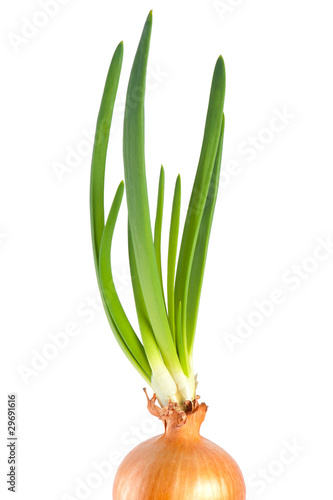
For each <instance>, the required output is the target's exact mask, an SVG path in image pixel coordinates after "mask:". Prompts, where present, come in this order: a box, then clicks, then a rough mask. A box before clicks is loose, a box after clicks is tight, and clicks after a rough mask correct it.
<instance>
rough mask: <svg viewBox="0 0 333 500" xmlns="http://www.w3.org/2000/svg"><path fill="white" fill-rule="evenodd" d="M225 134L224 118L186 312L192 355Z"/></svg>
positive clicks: (198, 238)
mask: <svg viewBox="0 0 333 500" xmlns="http://www.w3.org/2000/svg"><path fill="white" fill-rule="evenodd" d="M223 134H224V119H223V122H222V130H221V135H220V141H219V145H218V149H217V153H216V159H215V165H214V170H213V175H212V178H211V181H210V186H209V190H208V194H207V198H206V203H205V208H204V212H203V215H202V219H201V223H200V228H199V233H198V237H197V241H196V247H195V251H194V256H193V262H192V268H191V274H190V283H189V289H188V301H187V314H186V321H187V323H186V335H187V349H188V352H189V355H192V351H193V343H194V336H195V329H196V323H197V317H198V310H199V302H200V295H201V289H202V282H203V276H204V270H205V263H206V257H207V250H208V244H209V237H210V232H211V226H212V221H213V216H214V210H215V205H216V199H217V194H218V189H219V178H220V171H221V160H222V148H223Z"/></svg>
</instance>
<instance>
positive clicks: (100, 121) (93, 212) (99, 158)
mask: <svg viewBox="0 0 333 500" xmlns="http://www.w3.org/2000/svg"><path fill="white" fill-rule="evenodd" d="M122 60H123V43H122V42H121V43H120V44H119V45H118V47H117V48H116V50H115V52H114V55H113V57H112V60H111V64H110V67H109V71H108V75H107V78H106V82H105V86H104V92H103V96H102V101H101V105H100V110H99V114H98V118H97V124H96V133H95V140H94V148H93V155H92V162H91V178H90V221H91V237H92V244H93V254H94V261H95V268H96V274H97V277H98V255H99V249H100V243H101V239H102V234H103V230H104V220H105V215H104V178H105V163H106V155H107V148H108V143H109V136H110V127H111V122H112V115H113V109H114V103H115V99H116V94H117V90H118V84H119V78H120V72H121V66H122Z"/></svg>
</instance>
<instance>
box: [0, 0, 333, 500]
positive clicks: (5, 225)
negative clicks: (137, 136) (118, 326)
mask: <svg viewBox="0 0 333 500" xmlns="http://www.w3.org/2000/svg"><path fill="white" fill-rule="evenodd" d="M45 3H46V2H45ZM51 3H52V2H51ZM41 5H42V1H40V2H38V1H35V0H29V1H27V0H25V1H23V0H17V1H15V2H9V1H7V2H2V4H1V61H2V77H1V87H2V89H1V93H0V101H1V102H0V107H1V139H2V146H1V183H0V186H1V187H0V190H1V193H0V204H1V205H0V259H1V264H0V265H1V270H0V272H1V275H0V276H1V290H0V294H1V296H0V304H1V341H2V348H1V404H0V407H1V409H2V410H1V420H0V427H1V429H0V430H1V441H0V450H1V453H0V457H1V458H0V460H1V473H0V476H1V477H0V483H1V493H0V495H1V498H3V496H4V493H5V494H6V495H7V494H8V492H7V491H6V484H5V481H6V472H7V462H6V459H7V451H6V411H5V410H6V398H7V393H8V392H12V391H15V392H16V393H17V394H18V434H19V441H18V491H17V496H16V498H18V499H20V500H21V499H22V500H26V499H30V498H33V499H34V500H46V499H48V500H68V499H71V500H73V499H79V498H89V499H90V498H91V499H94V500H98V499H106V498H111V497H112V482H113V477H114V470H115V464H117V463H118V462H119V460H120V458H121V457H123V456H124V454H126V453H127V452H128V451H129V449H130V448H131V447H133V445H134V444H135V443H138V442H139V441H142V439H145V438H148V437H150V436H152V435H154V434H156V433H158V432H160V431H161V429H162V427H161V425H160V424H159V423H156V422H155V421H154V420H152V419H151V418H150V417H149V416H148V413H147V410H146V408H145V405H146V403H145V398H144V394H143V392H142V387H143V386H144V382H143V381H142V380H141V379H140V376H139V375H138V374H137V373H136V372H135V370H134V369H133V368H132V367H131V365H130V364H129V363H128V361H127V360H126V358H125V357H124V356H123V354H122V353H121V350H120V349H119V347H118V345H117V343H116V341H115V340H114V338H113V336H112V333H111V331H110V329H109V326H108V323H107V320H106V318H105V315H104V312H103V311H102V310H101V308H100V305H99V303H98V291H97V286H96V279H95V275H94V266H93V259H92V251H91V243H90V223H89V168H90V159H91V142H90V141H89V139H87V136H89V135H90V134H91V133H92V131H93V129H94V126H95V121H96V117H97V112H98V108H99V104H100V99H101V95H102V90H103V86H104V81H105V77H106V73H107V69H108V65H109V62H110V60H111V57H112V54H113V51H114V49H115V47H116V45H117V44H118V42H119V41H120V40H124V49H125V51H124V64H123V71H122V77H121V82H120V89H119V100H118V101H117V106H116V115H115V119H114V125H115V128H114V129H113V130H112V134H111V143H110V151H109V156H108V165H107V169H108V174H107V196H106V202H107V204H108V205H109V203H110V201H111V199H112V197H113V194H114V192H115V189H116V186H117V185H118V182H119V181H120V180H121V179H122V177H123V171H122V155H121V151H122V144H121V135H122V134H121V127H122V123H121V122H122V110H123V107H122V103H123V97H124V92H125V91H126V85H127V81H128V76H129V71H130V67H131V64H132V61H133V57H134V53H135V50H136V47H137V43H138V41H139V37H140V34H141V30H142V27H143V24H144V21H145V18H146V16H147V14H148V12H149V10H150V9H151V8H153V10H154V23H153V34H152V41H151V52H150V59H149V68H150V69H149V75H150V76H149V78H148V82H147V83H148V87H149V88H148V90H147V97H146V137H147V142H146V149H147V151H146V153H147V170H148V173H147V176H148V183H149V186H148V187H149V192H150V196H151V198H150V202H151V209H152V211H154V209H155V204H156V192H157V182H158V174H159V165H160V164H161V163H163V165H164V167H165V170H166V193H165V197H166V204H165V219H164V221H165V222H164V237H165V238H164V248H166V247H165V245H166V243H167V240H166V236H167V232H168V225H169V214H170V208H171V199H172V192H173V185H174V181H175V179H176V176H177V174H178V172H180V173H181V175H182V186H183V215H184V211H185V209H186V203H187V201H188V198H189V195H190V190H191V186H192V182H193V178H194V173H195V168H196V164H197V159H198V156H199V152H200V145H201V139H202V133H203V125H204V119H205V113H206V106H207V101H208V94H209V87H210V82H211V77H212V72H213V68H214V64H215V60H216V58H217V57H218V55H219V54H220V53H221V54H223V57H224V59H225V64H226V71H227V92H226V103H225V114H226V133H225V143H224V152H223V166H222V176H221V189H220V191H219V196H218V200H217V205H216V213H215V218H214V224H213V229H212V235H211V241H210V248H209V253H208V262H207V266H206V273H205V280H204V286H203V293H202V300H201V308H200V314H199V322H198V327H197V338H196V350H195V367H196V370H197V371H198V374H199V383H200V384H199V388H198V392H199V394H200V395H201V396H202V400H204V401H205V402H206V403H207V404H208V405H209V412H208V415H207V418H206V422H205V424H204V425H203V428H202V433H203V435H205V436H206V437H208V438H210V439H212V440H213V441H215V442H216V443H218V444H219V445H221V446H222V447H224V448H225V449H226V450H227V451H228V452H229V453H231V454H232V455H233V456H234V457H235V458H236V460H237V461H238V463H239V465H240V466H241V468H242V471H243V473H244V476H245V479H246V481H247V487H248V500H256V499H259V498H265V499H267V500H280V499H281V498H283V499H284V500H294V499H298V498H301V499H302V500H312V499H314V498H330V495H331V493H330V492H331V479H330V477H331V471H332V466H333V460H332V454H331V449H332V444H333V443H332V418H333V414H332V413H333V412H332V397H331V396H332V367H331V359H332V351H331V347H332V340H331V339H332V333H333V332H332V328H333V319H332V313H331V311H332V298H333V297H332V294H333V293H332V292H333V285H332V283H333V255H332V253H333V250H332V249H330V247H329V248H328V250H325V249H324V247H322V249H321V250H319V247H318V245H322V243H319V242H320V241H321V242H322V241H324V242H325V241H326V242H327V241H328V242H330V241H332V238H333V196H332V182H333V174H332V97H331V96H332V88H333V77H332V71H331V61H332V54H331V49H332V41H333V40H332V38H333V37H332V31H331V19H332V12H331V8H330V7H331V5H330V2H328V1H324V0H321V1H317V2H310V1H304V0H302V1H301V0H294V1H293V2H290V1H288V0H279V1H270V2H267V1H265V0H243V1H242V0H225V1H220V2H214V0H207V1H206V2H199V1H193V0H192V1H181V2H176V1H168V2H157V1H153V0H151V1H149V2H148V1H146V0H143V1H141V2H136V1H134V0H132V1H129V0H127V1H126V0H124V1H123V2H109V1H106V0H94V1H87V0H81V1H78V0H69V1H67V2H66V1H62V5H60V2H59V3H57V2H56V5H57V6H58V8H57V9H56V11H54V12H53V14H52V16H50V15H45V14H44V15H43V14H42V15H41V14H40V13H41V12H45V9H44V10H43V8H42V7H41ZM31 22H33V23H34V24H35V25H36V24H37V25H38V26H39V27H36V26H35V27H34V24H33V25H31ZM41 24H44V26H43V27H42V26H41ZM20 37H22V38H20ZM279 113H280V115H281V113H282V114H284V116H285V118H284V121H281V119H279V120H274V119H273V117H274V116H277V114H279ZM277 126H278V127H279V131H277V130H276V127H277ZM270 127H271V128H272V127H273V129H274V130H273V131H270V130H269V128H270ZM253 140H255V141H256V147H254V148H253V146H252V149H251V151H252V153H250V152H249V151H248V147H249V146H248V142H249V141H253ZM73 151H76V156H75V158H74V159H73ZM70 152H71V155H72V158H70ZM61 169H62V170H61ZM125 226H126V212H125V205H124V206H123V208H122V213H121V218H120V220H119V223H118V227H117V232H116V245H115V247H114V252H113V255H112V258H113V266H114V272H115V275H116V280H117V284H118V287H119V293H120V296H121V299H122V301H123V303H124V306H125V308H126V309H127V310H129V314H130V315H131V317H133V314H132V313H133V311H134V310H133V304H132V299H131V293H130V286H129V280H128V268H127V257H126V253H127V250H126V239H125V238H126V231H125V230H124V227H125ZM318 252H319V253H318ZM164 258H165V253H164ZM318 259H319V260H318ZM293 266H299V267H293ZM295 273H300V277H299V278H297V277H295V276H296V274H295ZM273 290H278V292H277V291H275V292H273ZM272 293H273V297H275V298H276V297H279V300H280V303H279V304H275V305H274V304H273V303H272V302H271V295H272ZM268 300H269V301H270V303H268V302H267V301H268ZM256 301H257V302H256ZM258 302H259V303H261V305H264V306H265V308H266V311H267V312H266V317H264V316H263V315H262V313H260V312H259V313H258V307H261V306H260V305H259V306H258ZM267 314H269V317H267ZM255 321H257V323H259V324H260V325H259V326H252V327H251V322H252V325H254V322H255ZM241 322H247V325H249V326H248V327H244V326H243V328H242V330H241V335H242V336H240V335H239V325H240V323H241ZM73 323H74V329H75V328H76V330H75V333H76V335H75V336H71V337H68V334H66V336H67V339H68V345H67V346H66V347H65V348H63V349H60V350H58V351H57V352H54V348H53V353H54V359H48V360H46V361H44V365H43V366H41V365H39V370H35V371H34V372H32V371H30V372H29V371H28V372H27V370H28V369H30V370H32V366H33V363H36V360H35V361H34V357H35V356H36V352H38V353H39V354H40V355H41V354H42V353H43V352H45V349H46V350H47V349H48V347H49V345H50V343H51V344H52V341H51V338H50V335H52V334H57V333H59V332H62V333H64V331H65V330H66V329H67V332H68V330H69V329H70V328H71V327H73ZM243 325H244V323H243ZM245 337H246V338H245ZM53 345H54V344H53ZM48 352H50V351H48ZM39 363H41V362H39ZM23 371H25V373H26V375H25V377H24V376H23V375H22V373H23ZM27 373H28V375H27ZM288 447H289V448H290V447H293V449H294V451H293V454H292V453H291V452H290V451H288ZM101 462H104V469H103V470H105V471H107V466H109V469H110V470H109V471H107V472H108V477H105V478H103V479H101V476H100V475H98V473H97V472H96V467H97V468H98V467H99V464H101ZM111 469H112V470H111ZM78 485H80V488H79V487H78ZM83 485H86V486H83ZM89 485H90V486H89ZM5 498H7V496H5ZM8 498H12V497H11V496H10V495H9V494H8Z"/></svg>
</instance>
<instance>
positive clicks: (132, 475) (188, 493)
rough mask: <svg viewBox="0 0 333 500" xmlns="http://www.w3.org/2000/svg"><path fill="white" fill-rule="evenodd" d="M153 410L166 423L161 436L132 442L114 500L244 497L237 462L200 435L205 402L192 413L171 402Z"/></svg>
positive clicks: (119, 473)
mask: <svg viewBox="0 0 333 500" xmlns="http://www.w3.org/2000/svg"><path fill="white" fill-rule="evenodd" d="M154 402H155V399H154V398H153V399H152V400H150V402H149V404H148V408H149V409H150V411H151V413H153V414H154V415H157V416H159V418H161V419H162V420H163V421H164V426H165V432H164V434H163V435H160V436H156V437H153V438H151V439H148V440H147V441H145V442H143V443H141V444H139V445H138V446H136V447H135V448H134V449H133V450H132V451H131V452H130V453H129V454H128V455H127V456H126V457H125V458H124V460H123V461H122V463H121V464H120V466H119V468H118V471H117V474H116V477H115V482H114V488H113V499H114V500H181V499H185V500H245V483H244V479H243V476H242V473H241V471H240V468H239V467H238V465H237V463H236V462H235V460H234V459H233V458H232V457H231V456H230V455H229V454H228V453H227V452H226V451H224V450H223V449H222V448H220V447H219V446H217V445H216V444H214V443H213V442H212V441H209V440H208V439H205V438H203V437H202V436H201V435H200V432H199V431H200V427H201V424H202V422H203V421H204V419H205V416H206V412H207V406H206V405H205V403H201V404H200V405H199V403H198V402H197V400H195V401H194V402H193V403H190V406H191V408H190V411H186V412H184V411H180V410H179V408H177V405H176V404H173V403H170V404H169V405H168V407H167V408H164V409H162V410H161V409H160V408H159V407H157V406H156V405H155V404H154Z"/></svg>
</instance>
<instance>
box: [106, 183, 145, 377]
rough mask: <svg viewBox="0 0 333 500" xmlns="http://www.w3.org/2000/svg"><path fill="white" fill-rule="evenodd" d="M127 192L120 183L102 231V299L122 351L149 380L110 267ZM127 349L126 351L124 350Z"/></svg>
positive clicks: (140, 350) (136, 338)
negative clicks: (115, 232)
mask: <svg viewBox="0 0 333 500" xmlns="http://www.w3.org/2000/svg"><path fill="white" fill-rule="evenodd" d="M123 192H124V184H123V182H121V183H120V185H119V187H118V190H117V192H116V195H115V197H114V200H113V203H112V206H111V209H110V212H109V216H108V219H107V222H106V225H105V229H104V231H103V236H102V240H101V245H100V254H99V276H100V283H101V291H102V296H103V299H104V301H105V304H106V306H107V310H108V312H109V315H110V317H111V319H112V326H114V327H115V328H113V331H114V333H115V337H116V339H117V341H118V343H119V344H120V346H121V347H122V348H123V351H124V352H125V354H126V355H127V357H128V359H129V360H130V361H131V363H132V364H134V366H135V368H137V369H139V371H140V373H141V374H142V373H144V374H145V375H146V379H147V378H148V380H150V376H151V368H150V365H149V362H148V360H147V356H146V353H145V350H144V347H143V345H142V343H141V342H140V340H139V338H138V337H137V335H136V333H135V332H134V330H133V328H132V325H131V324H130V322H129V320H128V318H127V316H126V314H125V311H124V309H123V307H122V305H121V302H120V300H119V297H118V294H117V291H116V288H115V285H114V281H113V275H112V267H111V257H110V255H111V245H112V238H113V233H114V228H115V224H116V220H117V217H118V213H119V209H120V205H121V200H122V196H123ZM124 347H126V349H125V350H124Z"/></svg>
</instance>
